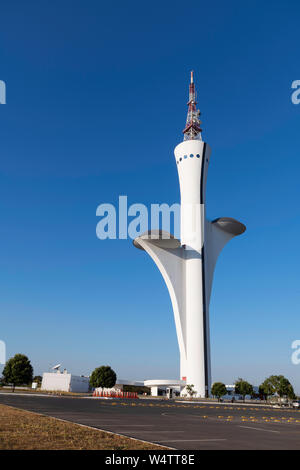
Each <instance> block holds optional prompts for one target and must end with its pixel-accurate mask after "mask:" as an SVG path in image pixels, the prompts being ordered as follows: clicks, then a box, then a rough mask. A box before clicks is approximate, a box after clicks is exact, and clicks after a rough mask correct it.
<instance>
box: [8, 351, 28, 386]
mask: <svg viewBox="0 0 300 470" xmlns="http://www.w3.org/2000/svg"><path fill="white" fill-rule="evenodd" d="M2 375H3V379H4V381H5V383H6V384H11V385H12V389H13V391H14V390H15V386H16V385H29V384H30V383H31V382H32V376H33V368H32V365H31V363H30V360H29V359H28V357H27V356H25V355H24V354H15V356H14V357H11V358H10V359H9V360H8V361H7V362H6V364H5V366H4V369H3V372H2Z"/></svg>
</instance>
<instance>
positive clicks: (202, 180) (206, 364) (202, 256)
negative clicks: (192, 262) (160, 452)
mask: <svg viewBox="0 0 300 470" xmlns="http://www.w3.org/2000/svg"><path fill="white" fill-rule="evenodd" d="M205 162H206V143H205V142H204V146H203V156H202V162H201V177H200V178H201V180H200V181H201V185H200V204H204V198H205V195H204V169H205ZM204 216H205V214H204ZM203 224H204V226H203V234H204V233H205V220H204V219H203ZM201 259H202V304H203V336H204V375H205V397H208V392H209V390H208V351H207V321H206V286H205V250H204V240H203V245H202V249H201Z"/></svg>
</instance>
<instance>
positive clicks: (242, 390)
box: [234, 378, 253, 401]
mask: <svg viewBox="0 0 300 470" xmlns="http://www.w3.org/2000/svg"><path fill="white" fill-rule="evenodd" d="M234 385H235V393H236V394H237V395H242V397H243V401H245V396H246V395H252V394H253V387H252V385H251V384H249V382H247V381H246V380H243V379H241V378H239V379H238V380H237V381H236V382H235V384H234Z"/></svg>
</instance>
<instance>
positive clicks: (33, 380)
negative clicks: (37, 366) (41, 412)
mask: <svg viewBox="0 0 300 470" xmlns="http://www.w3.org/2000/svg"><path fill="white" fill-rule="evenodd" d="M42 380H43V377H42V376H41V375H35V376H34V377H33V379H32V382H36V383H37V384H38V387H40V386H41V384H42Z"/></svg>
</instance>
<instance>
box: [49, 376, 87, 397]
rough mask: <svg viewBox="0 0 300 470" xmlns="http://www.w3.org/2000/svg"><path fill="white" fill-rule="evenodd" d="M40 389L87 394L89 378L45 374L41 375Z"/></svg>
mask: <svg viewBox="0 0 300 470" xmlns="http://www.w3.org/2000/svg"><path fill="white" fill-rule="evenodd" d="M41 389H42V390H49V391H57V392H75V393H83V392H88V391H89V378H88V377H79V376H77V375H72V374H57V373H53V372H45V373H44V374H43V380H42V386H41Z"/></svg>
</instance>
